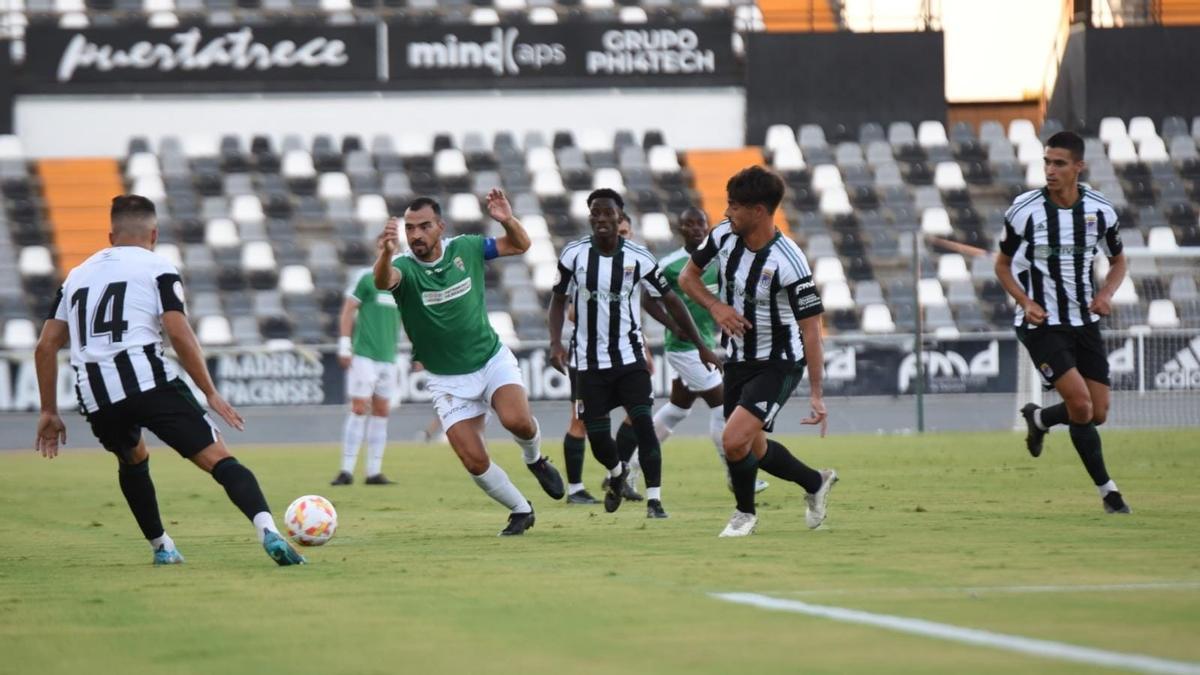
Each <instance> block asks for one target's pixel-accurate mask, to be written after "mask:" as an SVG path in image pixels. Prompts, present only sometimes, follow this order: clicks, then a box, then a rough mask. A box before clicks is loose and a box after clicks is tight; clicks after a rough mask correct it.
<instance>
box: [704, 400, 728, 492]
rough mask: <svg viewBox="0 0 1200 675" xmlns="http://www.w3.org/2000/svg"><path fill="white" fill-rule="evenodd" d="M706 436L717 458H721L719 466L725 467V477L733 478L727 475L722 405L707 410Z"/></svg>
mask: <svg viewBox="0 0 1200 675" xmlns="http://www.w3.org/2000/svg"><path fill="white" fill-rule="evenodd" d="M708 437H709V438H710V439H712V442H713V447H715V448H716V449H717V459H719V460H721V466H722V467H724V468H725V478H726V479H728V480H733V477H732V476H730V475H729V463H728V462H726V461H725V442H724V440H723V439H724V438H725V410H724V409H723V407H722V406H717V407H715V408H712V409H710V410H709V411H708Z"/></svg>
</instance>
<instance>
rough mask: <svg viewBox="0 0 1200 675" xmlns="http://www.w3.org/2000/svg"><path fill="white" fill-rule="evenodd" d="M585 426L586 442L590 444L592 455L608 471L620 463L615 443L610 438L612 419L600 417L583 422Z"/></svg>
mask: <svg viewBox="0 0 1200 675" xmlns="http://www.w3.org/2000/svg"><path fill="white" fill-rule="evenodd" d="M583 424H584V426H585V427H587V435H588V443H590V444H591V446H592V456H593V457H595V458H596V461H597V462H600V463H601V464H603V465H604V468H606V469H608V470H609V471H611V470H613V469H615V468H616V467H617V464H619V463H620V458H618V457H617V444H616V443H614V442H613V438H612V419H610V418H608V417H601V418H600V419H594V420H588V421H586V422H584V423H583Z"/></svg>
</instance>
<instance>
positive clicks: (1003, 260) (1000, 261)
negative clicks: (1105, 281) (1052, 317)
mask: <svg viewBox="0 0 1200 675" xmlns="http://www.w3.org/2000/svg"><path fill="white" fill-rule="evenodd" d="M995 269H996V279H997V280H998V281H999V282H1000V285H1001V286H1002V287H1003V288H1004V291H1005V292H1006V293H1008V294H1009V295H1010V296H1012V299H1013V300H1016V301H1017V304H1018V305H1020V306H1021V309H1023V310H1025V321H1026V322H1027V323H1031V324H1033V325H1035V326H1037V325H1040V324H1041V323H1042V322H1043V321H1045V320H1046V310H1045V309H1043V308H1042V306H1041V305H1039V304H1037V303H1036V302H1034V301H1033V299H1031V298H1030V297H1029V296H1028V295H1025V289H1023V288H1021V284H1019V283H1017V278H1016V277H1014V276H1013V273H1012V256H1010V255H1008V254H1006V253H997V254H996V268H995ZM1118 283H1119V282H1118Z"/></svg>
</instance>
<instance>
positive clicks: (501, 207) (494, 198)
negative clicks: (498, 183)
mask: <svg viewBox="0 0 1200 675" xmlns="http://www.w3.org/2000/svg"><path fill="white" fill-rule="evenodd" d="M487 209H488V215H489V216H491V217H492V220H495V221H496V222H498V223H504V222H508V220H509V219H511V218H512V217H513V210H512V204H509V203H508V197H506V196H505V195H504V190H501V189H500V188H492V189H491V191H489V192H488V193H487Z"/></svg>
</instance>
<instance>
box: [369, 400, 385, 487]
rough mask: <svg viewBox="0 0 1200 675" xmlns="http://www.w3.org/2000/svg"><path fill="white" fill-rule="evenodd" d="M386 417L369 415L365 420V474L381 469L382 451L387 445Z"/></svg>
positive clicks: (375, 474)
mask: <svg viewBox="0 0 1200 675" xmlns="http://www.w3.org/2000/svg"><path fill="white" fill-rule="evenodd" d="M387 427H388V418H386V417H376V416H374V415H372V416H371V418H370V419H368V420H367V475H368V476H377V475H379V473H380V472H381V471H383V451H384V449H385V448H386V447H387Z"/></svg>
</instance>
